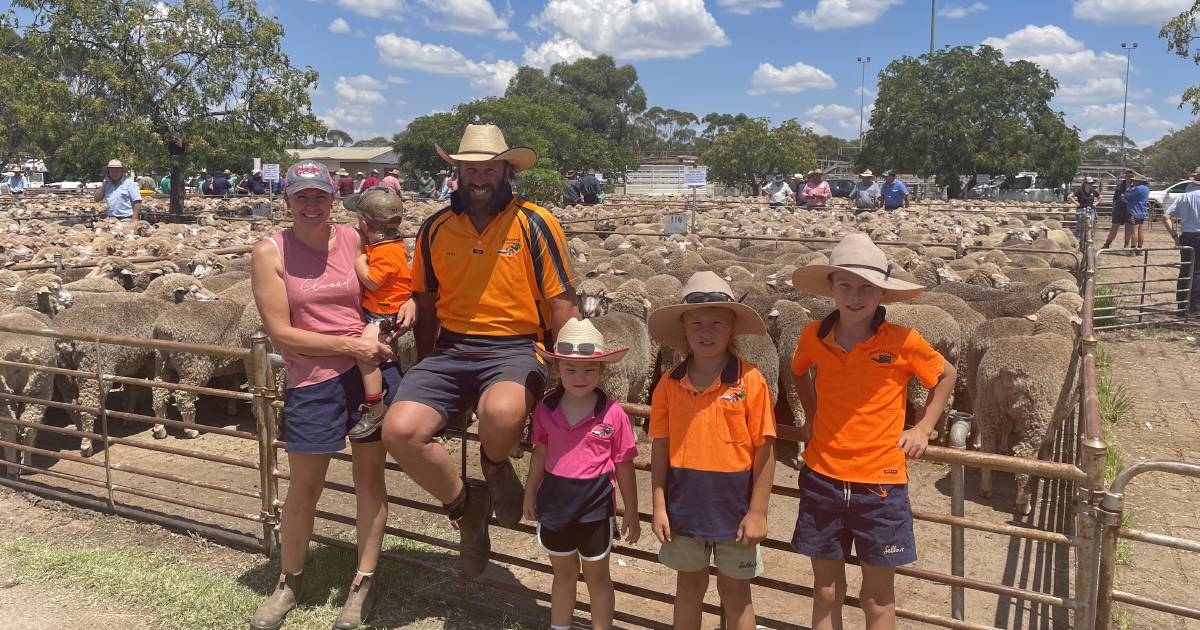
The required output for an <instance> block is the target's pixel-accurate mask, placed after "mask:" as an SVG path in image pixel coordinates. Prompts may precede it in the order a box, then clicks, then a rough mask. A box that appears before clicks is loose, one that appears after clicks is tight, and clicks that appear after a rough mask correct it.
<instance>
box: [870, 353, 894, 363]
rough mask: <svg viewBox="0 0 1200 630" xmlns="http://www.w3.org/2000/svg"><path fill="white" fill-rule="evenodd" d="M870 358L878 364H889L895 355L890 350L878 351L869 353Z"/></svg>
mask: <svg viewBox="0 0 1200 630" xmlns="http://www.w3.org/2000/svg"><path fill="white" fill-rule="evenodd" d="M871 360H872V361H874V362H875V363H878V364H880V365H891V363H892V361H895V360H896V357H895V355H893V354H891V353H890V352H883V351H879V352H876V353H875V354H872V355H871Z"/></svg>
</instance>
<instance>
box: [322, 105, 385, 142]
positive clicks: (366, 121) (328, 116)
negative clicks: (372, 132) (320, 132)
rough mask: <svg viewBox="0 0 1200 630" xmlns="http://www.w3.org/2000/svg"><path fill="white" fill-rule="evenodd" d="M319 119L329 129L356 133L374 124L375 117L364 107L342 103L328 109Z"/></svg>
mask: <svg viewBox="0 0 1200 630" xmlns="http://www.w3.org/2000/svg"><path fill="white" fill-rule="evenodd" d="M320 118H321V122H324V123H325V125H326V126H328V127H329V128H330V129H341V130H343V131H349V130H351V129H354V130H356V131H357V130H361V129H365V128H367V127H370V126H371V125H374V124H375V117H374V116H372V115H371V110H370V109H368V108H367V107H366V106H365V105H356V104H350V103H342V102H339V103H338V104H337V105H334V106H333V107H330V108H329V109H328V110H326V111H325V113H324V114H323V115H322V116H320ZM350 135H351V136H353V135H354V134H353V133H352V134H350Z"/></svg>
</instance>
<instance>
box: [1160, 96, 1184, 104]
mask: <svg viewBox="0 0 1200 630" xmlns="http://www.w3.org/2000/svg"><path fill="white" fill-rule="evenodd" d="M1182 101H1183V95H1182V94H1168V95H1167V97H1166V98H1164V99H1163V102H1164V103H1166V104H1167V105H1170V106H1171V107H1179V103H1180V102H1182Z"/></svg>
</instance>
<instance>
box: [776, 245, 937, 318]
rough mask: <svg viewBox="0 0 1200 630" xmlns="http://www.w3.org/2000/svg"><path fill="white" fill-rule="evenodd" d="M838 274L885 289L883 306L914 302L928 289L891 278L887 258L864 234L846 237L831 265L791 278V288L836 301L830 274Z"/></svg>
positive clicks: (809, 268) (804, 270) (813, 267)
mask: <svg viewBox="0 0 1200 630" xmlns="http://www.w3.org/2000/svg"><path fill="white" fill-rule="evenodd" d="M837 271H846V272H849V273H852V274H854V275H856V276H858V277H860V278H862V279H863V280H866V281H867V282H870V283H871V284H873V285H875V286H877V287H879V288H881V289H883V297H882V298H880V300H879V301H880V302H881V303H884V304H886V303H890V302H903V301H905V300H911V299H913V298H915V297H917V296H918V295H920V294H921V293H922V292H924V291H925V287H923V286H921V285H919V284H913V283H911V282H906V281H904V280H900V279H897V278H893V277H892V271H893V267H892V264H891V263H890V262H889V261H888V258H887V254H885V253H883V250H882V249H879V246H877V245H875V243H872V242H871V237H869V236H867V235H866V234H863V233H862V232H852V233H850V234H847V235H846V236H845V237H844V238H843V239H842V240H841V242H839V243H838V244H837V245H836V246H835V247H834V248H833V252H832V253H831V254H830V255H829V264H828V265H808V266H806V267H801V268H799V269H797V270H796V271H795V273H793V274H792V287H793V288H794V289H796V290H797V291H803V292H805V293H812V294H814V295H824V296H826V297H833V286H832V283H831V282H830V281H829V274H831V273H834V272H837Z"/></svg>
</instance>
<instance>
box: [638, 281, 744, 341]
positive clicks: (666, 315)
mask: <svg viewBox="0 0 1200 630" xmlns="http://www.w3.org/2000/svg"><path fill="white" fill-rule="evenodd" d="M679 301H680V302H681V303H680V304H672V305H670V306H664V307H662V308H658V309H655V310H654V312H653V313H650V321H649V328H650V336H651V337H653V338H654V340H655V341H657V342H659V343H661V344H663V345H666V346H670V347H672V348H683V347H684V345H685V344H686V343H687V342H686V339H685V338H684V335H683V322H682V321H680V319H681V318H682V317H683V314H684V313H686V312H688V311H694V310H696V309H701V308H709V307H713V306H715V307H718V308H727V309H729V310H731V311H733V315H734V322H733V334H735V335H765V334H767V326H766V324H764V323H763V320H762V318H761V317H759V316H758V313H757V312H755V310H754V309H752V308H750V307H749V306H746V305H745V304H742V303H740V302H737V301H735V300H734V297H733V289H731V288H730V287H729V283H728V282H726V281H725V280H724V279H723V278H721V276H718V275H717V274H715V273H713V272H711V271H700V272H697V273H694V274H692V277H690V278H688V281H687V283H686V284H684V285H683V290H682V291H680V293H679Z"/></svg>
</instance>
